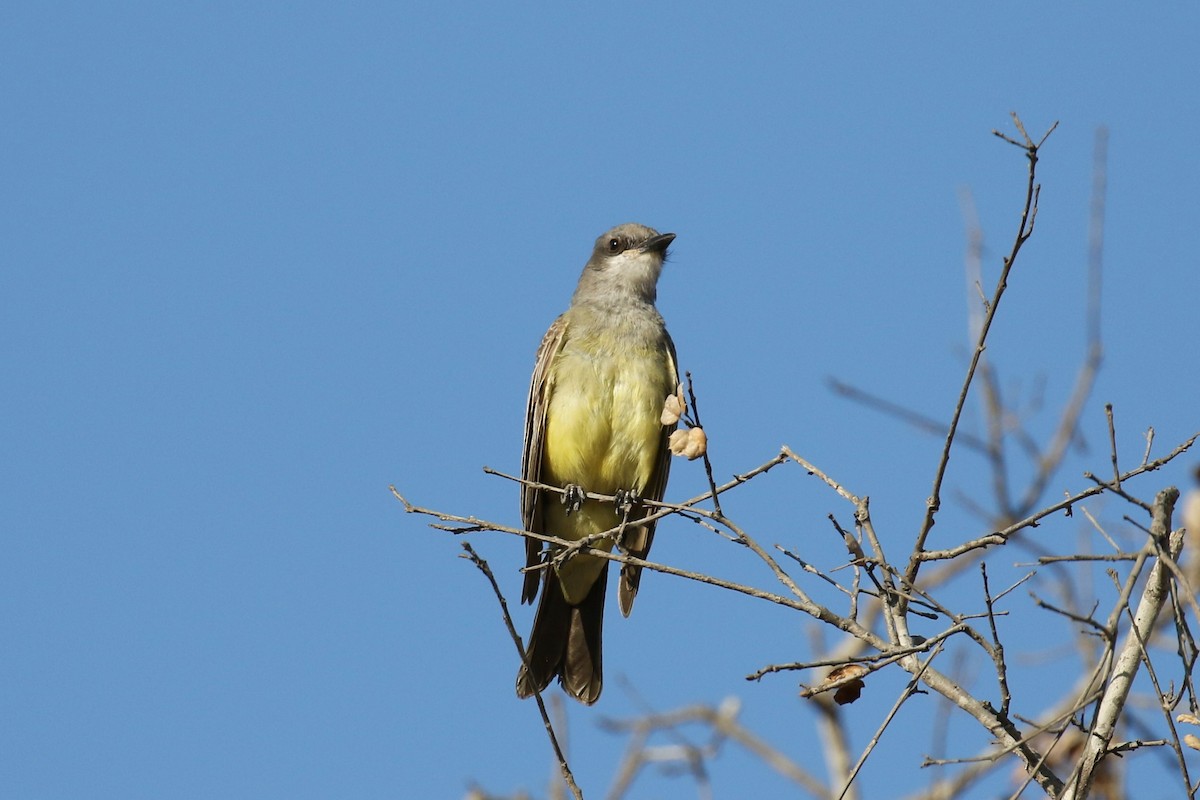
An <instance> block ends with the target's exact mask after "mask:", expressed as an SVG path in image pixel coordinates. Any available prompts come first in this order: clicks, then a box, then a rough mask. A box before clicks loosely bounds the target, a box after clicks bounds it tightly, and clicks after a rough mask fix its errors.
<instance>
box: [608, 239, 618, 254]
mask: <svg viewBox="0 0 1200 800" xmlns="http://www.w3.org/2000/svg"><path fill="white" fill-rule="evenodd" d="M608 252H610V253H619V252H621V240H620V239H617V238H612V239H609V240H608Z"/></svg>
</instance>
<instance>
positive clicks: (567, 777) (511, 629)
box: [462, 542, 583, 800]
mask: <svg viewBox="0 0 1200 800" xmlns="http://www.w3.org/2000/svg"><path fill="white" fill-rule="evenodd" d="M462 547H463V550H464V551H465V557H466V558H467V559H469V560H470V561H471V563H472V564H474V565H475V566H476V567H478V568H479V570H480V572H482V573H483V574H484V575H485V576H486V577H487V579H488V583H490V584H491V585H492V591H493V592H494V593H495V594H496V600H497V601H498V602H499V603H500V613H501V614H503V615H504V626H505V627H506V628H508V635H509V636H511V637H512V641H513V645H514V646H516V648H517V653H518V654H519V655H520V656H521V663H522V664H524V665H525V668H526V669H531V667H530V666H529V656H528V654H527V653H526V651H525V646H524V645H523V644H522V643H521V636H520V634H518V633H517V628H516V626H515V625H513V621H512V616H511V615H510V614H509V613H508V603H507V601H505V599H504V594H503V593H502V592H501V591H500V585H499V584H498V583H496V576H495V575H493V574H492V568H491V567H489V566H488V563H487V562H486V561H484V560H483V559H482V558H481V557H480V556H479V554H478V553H476V552H475V550H474V548H472V547H471V543H470V542H463V543H462ZM533 696H534V699H535V700H537V707H538V712H539V713H540V714H541V715H542V724H543V725H544V726H545V728H546V735H547V736H548V737H550V745H551V747H553V748H554V755H555V757H556V758H557V759H558V767H559V769H560V770H561V771H562V776H563V780H564V781H566V783H567V787H568V788H569V789H570V790H571V794H572V795H574V796H575V798H576V800H583V792H582V791H580V789H579V785H578V784H576V783H575V776H574V775H573V774H572V773H571V767H570V765H568V764H567V757H566V755H565V754H564V753H563V751H562V748H561V747H559V744H558V737H557V736H555V735H554V726H553V725H551V724H550V715H549V714H548V713H546V703H545V702H544V701H543V700H542V693H541V691H540V690H538V689H537V688H536V687H535V688H534V693H533Z"/></svg>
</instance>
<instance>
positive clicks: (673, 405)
mask: <svg viewBox="0 0 1200 800" xmlns="http://www.w3.org/2000/svg"><path fill="white" fill-rule="evenodd" d="M684 409H685V406H684V404H683V398H682V397H680V396H679V395H677V394H672V395H667V401H666V402H665V403H663V410H662V424H663V425H674V424H675V423H676V422H679V418H680V417H682V416H683V412H684Z"/></svg>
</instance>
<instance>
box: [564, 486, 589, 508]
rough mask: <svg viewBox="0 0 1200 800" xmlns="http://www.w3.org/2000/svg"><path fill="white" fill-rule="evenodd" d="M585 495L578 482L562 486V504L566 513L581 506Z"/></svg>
mask: <svg viewBox="0 0 1200 800" xmlns="http://www.w3.org/2000/svg"><path fill="white" fill-rule="evenodd" d="M584 497H586V495H585V493H584V491H583V487H582V486H579V485H578V484H574V483H571V484H568V485H567V486H564V487H563V496H562V504H563V505H564V506H566V507H567V514H568V515H570V514H574V513H575V512H576V511H578V510H579V509H580V508H581V507H582V506H583V500H584Z"/></svg>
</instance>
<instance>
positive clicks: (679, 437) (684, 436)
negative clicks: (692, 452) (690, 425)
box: [667, 428, 688, 456]
mask: <svg viewBox="0 0 1200 800" xmlns="http://www.w3.org/2000/svg"><path fill="white" fill-rule="evenodd" d="M687 442H688V432H687V429H686V428H681V429H680V430H677V431H675V432H674V433H672V434H671V438H670V439H668V440H667V447H668V448H670V450H671V452H672V453H674V454H675V455H677V456H681V455H683V450H684V448H686V447H687Z"/></svg>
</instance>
